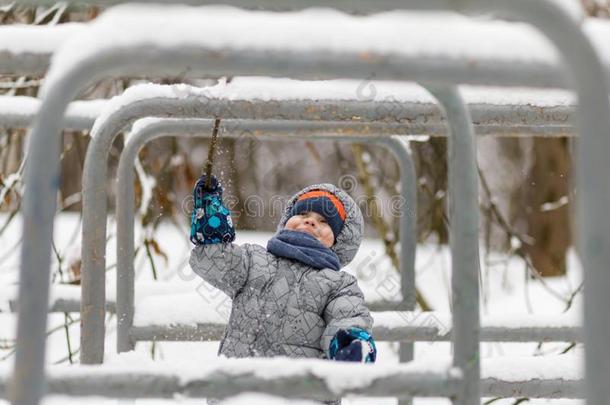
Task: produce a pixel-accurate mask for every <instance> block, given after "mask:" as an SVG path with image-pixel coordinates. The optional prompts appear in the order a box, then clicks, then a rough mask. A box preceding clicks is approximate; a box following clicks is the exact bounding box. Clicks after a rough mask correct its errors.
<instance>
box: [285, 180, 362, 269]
mask: <svg viewBox="0 0 610 405" xmlns="http://www.w3.org/2000/svg"><path fill="white" fill-rule="evenodd" d="M312 190H325V191H328V192H330V193H332V194H334V195H335V196H336V197H337V198H338V199H339V201H341V202H342V203H343V206H344V207H345V213H346V217H345V223H344V224H343V228H342V229H341V232H339V235H335V244H334V245H332V246H331V248H330V249H331V250H332V251H333V252H335V253H336V254H337V256H338V257H339V261H340V262H341V267H345V266H347V265H348V264H349V263H350V262H351V261H352V260H353V259H354V257H355V256H356V253H357V252H358V248H359V247H360V241H361V240H362V233H363V231H364V220H363V218H362V212H361V211H360V207H358V205H356V202H355V201H354V200H353V199H352V197H350V196H349V194H347V193H346V192H345V191H343V190H341V189H340V188H338V187H336V186H334V185H332V184H328V183H324V184H313V185H311V186H308V187H305V188H304V189H303V190H301V191H299V192H298V193H296V194H295V195H293V196H292V197H291V198H290V199H289V200H288V204H287V205H286V209H285V210H284V214H283V215H282V218H281V219H280V223H279V224H278V226H277V230H278V232H279V231H280V230H282V229H284V226H285V225H286V222H287V221H288V219H289V218H290V212H291V210H292V206H293V205H294V204H295V203H296V201H297V199H298V198H299V197H300V196H301V195H302V194H305V193H307V192H309V191H312Z"/></svg>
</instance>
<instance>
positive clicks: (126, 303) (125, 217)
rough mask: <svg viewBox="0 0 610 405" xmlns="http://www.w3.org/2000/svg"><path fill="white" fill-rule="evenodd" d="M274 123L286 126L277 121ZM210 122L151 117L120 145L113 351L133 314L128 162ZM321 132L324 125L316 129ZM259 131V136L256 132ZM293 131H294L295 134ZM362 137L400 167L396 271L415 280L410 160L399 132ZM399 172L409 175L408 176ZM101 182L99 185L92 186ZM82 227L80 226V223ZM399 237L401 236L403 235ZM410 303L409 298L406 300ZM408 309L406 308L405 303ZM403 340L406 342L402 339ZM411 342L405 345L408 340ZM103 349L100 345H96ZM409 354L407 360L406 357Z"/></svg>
mask: <svg viewBox="0 0 610 405" xmlns="http://www.w3.org/2000/svg"><path fill="white" fill-rule="evenodd" d="M279 124H280V128H282V127H285V126H287V125H286V124H283V123H279ZM289 125H292V126H293V127H294V129H295V131H296V130H297V129H298V128H299V127H301V128H303V123H302V122H301V123H290V124H288V126H289ZM212 126H213V121H212V120H205V119H164V120H155V121H153V122H150V123H146V124H145V125H143V126H140V127H138V129H137V130H135V131H134V132H132V133H131V134H130V136H129V137H128V138H127V142H126V143H125V148H124V150H123V153H122V154H121V158H120V160H119V167H118V189H117V194H116V210H117V287H116V288H117V303H116V305H117V319H118V331H117V350H118V351H119V352H123V351H129V350H133V349H134V344H135V341H134V340H133V339H131V337H130V330H131V328H132V326H133V316H134V281H135V280H134V276H135V270H134V268H133V257H134V251H135V249H134V236H133V224H134V209H135V207H134V199H135V192H134V186H133V183H134V174H133V162H134V160H135V157H136V156H137V153H138V151H139V150H140V148H141V147H142V146H143V145H144V144H145V143H147V142H149V141H151V140H153V139H156V138H160V137H163V136H202V137H207V136H209V134H210V130H211V128H212ZM225 130H226V133H225V134H224V135H223V136H227V137H230V138H236V137H237V138H239V137H242V136H244V135H245V136H248V137H255V138H257V139H282V138H286V137H295V134H294V133H286V132H285V131H281V132H280V133H278V132H276V133H274V131H273V130H272V128H270V125H269V123H262V124H261V123H257V122H245V121H242V122H239V121H238V122H235V121H229V122H228V124H226V125H225ZM320 130H321V131H324V128H323V127H321V128H320ZM260 132H264V133H265V135H256V134H258V133H260ZM296 136H299V135H298V134H297V135H296ZM310 137H311V138H312V139H314V140H331V139H332V140H337V141H347V142H354V141H358V140H359V139H362V138H356V137H353V136H340V135H324V134H319V133H318V134H311V135H310ZM362 140H363V141H370V142H375V143H379V144H381V145H384V146H386V147H388V148H389V149H390V150H391V152H392V153H393V154H394V155H395V156H396V158H397V161H398V164H399V167H400V171H401V184H402V192H403V193H404V196H405V201H404V204H403V206H402V207H401V209H402V210H403V211H402V212H401V258H400V266H401V269H400V271H401V275H402V276H403V277H404V278H405V279H406V280H407V281H409V280H410V279H413V281H414V279H415V269H414V267H415V249H416V239H415V238H414V237H413V236H414V235H415V229H414V227H415V225H416V224H415V221H414V220H413V215H414V213H416V201H417V189H416V183H415V171H414V165H413V162H412V160H411V156H410V154H409V152H408V150H407V147H406V145H405V144H404V143H403V140H401V139H399V137H392V138H379V137H367V138H364V139H362ZM404 176H411V178H409V179H405V178H403V177H404ZM97 186H99V187H103V184H101V185H96V187H97ZM83 226H84V225H83ZM89 231H90V230H89V229H84V228H83V232H85V233H87V232H89ZM403 238H404V239H403ZM402 285H403V286H404V287H403V289H402V290H403V300H405V301H407V302H408V300H409V297H413V296H414V294H415V291H414V289H415V284H414V282H410V283H408V284H405V283H404V281H403V284H402ZM410 304H411V306H413V307H414V302H413V303H410ZM409 309H412V308H409ZM405 345H409V344H405ZM409 346H411V345H409ZM98 349H101V350H102V351H103V347H102V348H98ZM411 359H412V358H409V359H407V360H411Z"/></svg>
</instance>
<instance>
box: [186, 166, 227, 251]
mask: <svg viewBox="0 0 610 405" xmlns="http://www.w3.org/2000/svg"><path fill="white" fill-rule="evenodd" d="M205 180H206V178H205V175H203V176H201V177H200V178H199V180H197V183H196V184H195V188H194V189H193V202H194V206H193V213H192V215H191V237H190V239H191V242H193V243H194V244H195V245H209V244H213V243H227V242H233V241H234V240H235V230H234V229H233V221H232V220H231V213H230V212H229V210H228V209H227V208H226V207H225V206H224V204H223V203H222V186H221V185H220V183H219V182H218V179H217V178H216V177H214V176H212V178H211V179H210V186H209V187H208V188H206V186H205Z"/></svg>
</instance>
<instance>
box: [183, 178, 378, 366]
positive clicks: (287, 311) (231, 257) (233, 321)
mask: <svg viewBox="0 0 610 405" xmlns="http://www.w3.org/2000/svg"><path fill="white" fill-rule="evenodd" d="M316 189H322V190H328V191H330V192H331V193H333V194H335V195H336V196H337V197H338V198H339V199H340V200H341V202H342V203H343V205H344V206H345V211H346V214H347V217H346V220H345V224H344V226H343V228H342V230H341V232H340V233H339V235H338V236H337V237H336V242H335V244H334V245H333V246H332V247H331V249H332V250H333V251H334V252H335V253H336V254H337V256H338V257H339V259H340V261H341V265H342V266H345V265H347V264H348V263H349V262H350V261H351V260H352V259H353V258H354V256H355V255H356V252H357V251H358V247H359V246H360V240H361V237H362V231H363V219H362V214H361V212H360V208H359V207H358V206H357V205H356V203H355V202H354V201H353V200H352V198H351V197H350V196H349V195H347V193H345V192H344V191H342V190H340V189H338V188H337V187H335V186H333V185H331V184H317V185H312V186H309V187H307V188H305V189H303V190H301V191H300V192H299V193H297V194H296V195H294V196H293V197H292V198H291V199H290V200H289V202H288V204H287V207H286V210H285V212H284V215H283V217H282V219H281V220H280V223H279V225H278V230H280V229H283V228H284V225H285V223H286V221H287V220H288V218H289V214H288V213H289V212H290V209H291V208H292V205H293V204H294V203H295V202H296V199H297V198H298V197H299V196H300V195H301V194H303V193H306V192H308V191H311V190H316ZM190 265H191V267H192V269H193V271H194V272H195V273H197V274H198V275H199V276H201V277H202V278H203V279H204V280H206V281H207V282H208V283H210V284H211V285H213V286H214V287H216V288H218V289H220V290H222V291H223V292H225V293H226V294H227V295H229V296H230V297H231V298H232V300H233V306H232V310H231V315H230V318H229V322H228V325H227V328H226V330H225V334H224V337H223V339H222V342H221V344H220V349H219V354H222V355H224V356H227V357H273V356H288V357H313V358H328V349H329V344H330V341H331V339H332V338H333V336H334V335H335V333H336V332H337V330H339V329H341V328H348V327H359V328H362V329H365V330H367V331H368V332H369V333H370V332H371V328H372V324H373V319H372V318H371V316H370V314H369V311H368V309H367V308H366V306H365V305H364V296H363V295H362V291H361V290H360V288H359V287H358V285H357V283H356V278H355V277H354V276H352V275H351V274H348V273H346V272H343V271H335V270H330V269H322V270H317V269H315V268H312V267H310V266H307V265H305V264H303V263H300V262H297V261H295V260H291V259H285V258H281V257H277V256H275V255H273V254H271V253H269V252H268V251H267V249H266V248H265V247H262V246H259V245H253V244H244V245H241V246H239V245H236V244H232V243H226V244H213V245H201V246H197V247H195V248H194V249H193V251H192V253H191V258H190Z"/></svg>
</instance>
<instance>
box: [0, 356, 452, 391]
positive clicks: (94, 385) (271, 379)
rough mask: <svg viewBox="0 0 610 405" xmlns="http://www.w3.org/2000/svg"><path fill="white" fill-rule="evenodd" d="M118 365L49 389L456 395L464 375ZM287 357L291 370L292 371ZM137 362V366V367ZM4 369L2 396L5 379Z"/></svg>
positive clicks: (225, 363) (423, 370)
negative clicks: (461, 376) (461, 377)
mask: <svg viewBox="0 0 610 405" xmlns="http://www.w3.org/2000/svg"><path fill="white" fill-rule="evenodd" d="M125 360H126V362H124V363H122V364H118V365H103V366H102V365H98V366H91V365H89V366H85V365H78V366H73V367H57V366H55V367H50V370H49V371H50V372H49V383H48V387H49V388H48V392H49V393H50V394H62V395H71V396H105V397H110V398H134V399H135V398H175V396H176V395H180V396H185V397H196V398H201V397H215V398H224V397H227V396H233V395H237V394H240V393H243V392H245V391H248V392H260V393H267V394H272V395H280V396H283V397H288V398H311V399H318V400H324V399H335V398H338V397H341V396H345V395H364V396H367V397H388V396H394V397H404V396H405V393H406V392H413V393H416V394H417V396H422V397H431V396H438V395H442V396H451V395H454V394H455V393H456V391H457V386H458V384H459V381H460V372H459V370H456V369H455V368H452V367H451V364H450V362H442V363H439V364H435V365H428V364H427V363H425V362H419V363H410V364H394V365H383V366H382V365H369V364H366V365H365V364H354V363H342V362H334V361H328V360H319V359H287V358H285V357H277V358H271V359H269V358H251V359H219V360H218V361H214V362H211V363H207V364H201V363H197V362H195V363H194V362H192V361H189V362H182V363H178V364H167V363H165V364H162V363H155V362H150V361H145V360H143V359H141V358H135V359H134V360H135V361H131V362H130V361H129V359H128V358H126V359H125ZM287 360H289V361H290V367H287V365H288V363H287ZM134 363H135V364H134ZM3 374H4V373H1V372H0V395H2V393H3V392H5V389H4V387H5V384H6V379H5V378H4V377H5V376H4V375H3Z"/></svg>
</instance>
